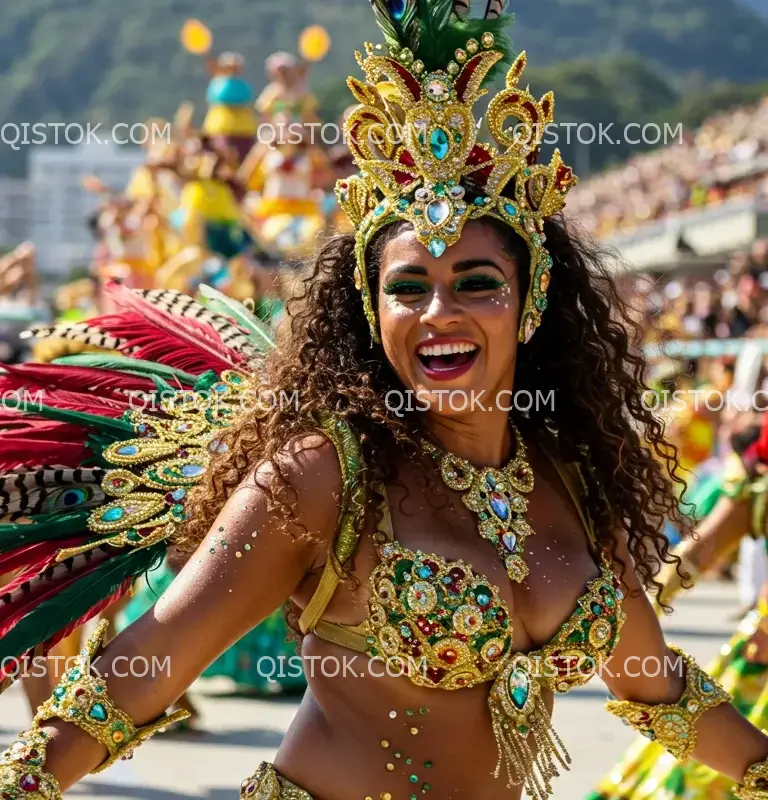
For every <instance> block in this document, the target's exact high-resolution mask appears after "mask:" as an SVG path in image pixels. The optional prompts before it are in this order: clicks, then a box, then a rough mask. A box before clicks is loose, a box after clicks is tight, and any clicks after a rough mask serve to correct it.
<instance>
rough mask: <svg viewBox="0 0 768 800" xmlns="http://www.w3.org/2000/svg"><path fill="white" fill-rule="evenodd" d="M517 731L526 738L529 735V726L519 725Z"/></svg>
mask: <svg viewBox="0 0 768 800" xmlns="http://www.w3.org/2000/svg"><path fill="white" fill-rule="evenodd" d="M517 730H518V731H520V733H522V734H523V736H525V735H526V734H527V733H528V730H529V728H528V726H527V725H518V727H517Z"/></svg>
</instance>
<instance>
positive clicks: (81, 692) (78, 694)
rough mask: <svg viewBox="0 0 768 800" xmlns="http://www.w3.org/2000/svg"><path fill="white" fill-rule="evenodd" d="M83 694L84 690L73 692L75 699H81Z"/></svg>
mask: <svg viewBox="0 0 768 800" xmlns="http://www.w3.org/2000/svg"><path fill="white" fill-rule="evenodd" d="M84 694H85V689H78V690H77V691H76V692H75V697H82V696H83V695H84Z"/></svg>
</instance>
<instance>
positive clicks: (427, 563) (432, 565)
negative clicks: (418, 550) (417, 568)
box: [424, 561, 440, 575]
mask: <svg viewBox="0 0 768 800" xmlns="http://www.w3.org/2000/svg"><path fill="white" fill-rule="evenodd" d="M424 566H425V567H429V568H430V569H431V570H432V574H433V575H437V573H438V571H439V569H440V568H439V567H438V566H437V564H435V562H434V561H425V562H424Z"/></svg>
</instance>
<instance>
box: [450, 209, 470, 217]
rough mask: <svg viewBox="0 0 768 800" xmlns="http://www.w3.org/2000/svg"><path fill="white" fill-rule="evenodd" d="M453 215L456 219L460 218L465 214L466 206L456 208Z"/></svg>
mask: <svg viewBox="0 0 768 800" xmlns="http://www.w3.org/2000/svg"><path fill="white" fill-rule="evenodd" d="M453 213H454V214H456V216H457V217H460V216H462V215H463V214H466V213H467V207H466V206H457V207H456V209H455V210H454V212H453Z"/></svg>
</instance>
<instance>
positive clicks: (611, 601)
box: [605, 595, 614, 608]
mask: <svg viewBox="0 0 768 800" xmlns="http://www.w3.org/2000/svg"><path fill="white" fill-rule="evenodd" d="M613 602H614V601H613V598H612V597H611V596H610V595H606V598H605V604H606V605H607V606H608V608H610V607H611V606H612V605H613Z"/></svg>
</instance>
